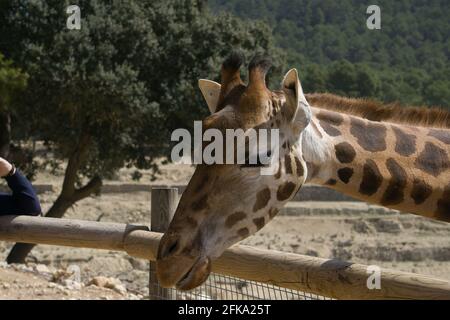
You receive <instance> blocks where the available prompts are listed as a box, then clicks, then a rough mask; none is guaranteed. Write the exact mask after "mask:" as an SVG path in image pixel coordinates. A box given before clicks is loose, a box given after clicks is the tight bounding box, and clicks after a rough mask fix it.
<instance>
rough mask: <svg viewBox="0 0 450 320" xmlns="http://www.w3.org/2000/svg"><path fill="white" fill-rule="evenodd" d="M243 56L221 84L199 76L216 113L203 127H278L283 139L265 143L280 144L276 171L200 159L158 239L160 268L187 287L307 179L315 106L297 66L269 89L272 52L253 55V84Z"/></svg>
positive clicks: (163, 280) (231, 61)
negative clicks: (304, 139) (306, 152)
mask: <svg viewBox="0 0 450 320" xmlns="http://www.w3.org/2000/svg"><path fill="white" fill-rule="evenodd" d="M241 64H242V59H241V57H240V56H239V55H237V54H232V55H231V56H230V57H229V58H228V59H227V60H225V62H224V63H223V65H222V69H221V84H218V83H215V82H213V81H209V80H200V81H199V86H200V89H201V91H202V94H203V96H204V98H205V100H206V102H207V105H208V107H209V109H210V111H211V113H212V115H210V116H209V117H207V118H206V119H204V120H203V129H208V128H217V129H219V130H220V131H221V132H224V131H225V129H242V130H243V131H246V130H248V129H261V128H262V129H278V130H279V131H278V132H279V135H278V136H279V146H273V145H270V146H269V147H268V148H270V150H269V151H268V150H264V151H265V152H267V153H266V154H269V153H271V151H272V150H273V148H276V147H278V148H279V149H278V152H277V153H278V154H279V156H278V157H277V158H276V159H272V160H273V162H272V163H274V165H272V166H271V168H272V170H273V174H264V175H263V174H261V168H260V167H259V165H239V164H212V165H205V164H201V165H198V166H197V167H196V169H195V172H194V174H193V176H192V178H191V180H190V181H189V184H188V186H187V188H186V190H185V192H184V193H183V195H182V197H181V199H180V202H179V205H178V207H177V210H176V212H175V215H174V218H173V220H172V222H171V223H170V226H169V228H168V230H167V232H166V233H165V234H164V236H163V237H162V239H161V242H160V245H159V250H158V255H157V263H156V266H157V275H158V279H159V281H160V284H161V285H162V286H164V287H173V286H176V287H177V288H178V289H182V290H189V289H192V288H195V287H197V286H198V285H200V284H202V283H203V282H204V281H205V280H206V279H207V277H208V275H209V273H210V270H211V259H214V258H217V257H219V256H220V255H221V254H222V253H223V252H224V250H225V249H227V248H228V247H230V246H232V245H233V244H235V243H236V242H238V241H240V240H242V239H244V238H246V237H248V236H250V235H252V234H254V233H256V232H257V231H258V230H260V229H261V228H262V227H263V226H264V225H265V224H266V223H267V222H269V221H270V220H271V219H272V218H273V217H274V216H275V215H276V214H277V212H278V210H279V209H280V208H281V207H282V206H283V205H284V204H285V203H286V202H287V201H289V199H291V198H292V197H293V196H294V195H295V193H296V192H297V191H298V190H299V188H300V187H301V186H302V184H303V183H304V181H305V177H306V170H307V168H306V165H305V161H304V160H303V157H302V154H301V145H300V144H301V134H302V131H303V130H304V129H305V128H306V126H307V125H308V124H309V122H310V119H311V110H310V107H309V105H308V103H307V101H306V99H305V96H304V94H303V91H302V88H301V85H300V81H299V79H298V75H297V71H296V70H295V69H292V70H290V71H289V72H288V73H287V74H286V76H285V77H284V79H283V81H282V89H281V90H280V91H270V90H269V89H268V88H267V87H266V83H265V75H266V72H267V70H268V69H269V67H270V63H269V61H268V60H267V59H265V58H263V57H262V56H256V57H255V58H253V60H252V61H251V62H250V64H249V80H248V84H247V85H245V84H244V83H243V81H242V80H241V78H240V66H241ZM258 152H261V150H258ZM272 154H274V153H272Z"/></svg>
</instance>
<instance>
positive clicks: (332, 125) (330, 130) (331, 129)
mask: <svg viewBox="0 0 450 320" xmlns="http://www.w3.org/2000/svg"><path fill="white" fill-rule="evenodd" d="M317 119H318V120H319V124H320V126H321V127H322V128H323V130H324V131H325V132H326V133H327V134H328V135H329V136H331V137H338V136H340V135H341V134H342V133H341V131H339V129H337V128H336V126H340V125H341V124H342V122H343V121H344V118H343V117H342V116H341V115H340V114H338V113H329V112H319V113H318V114H317Z"/></svg>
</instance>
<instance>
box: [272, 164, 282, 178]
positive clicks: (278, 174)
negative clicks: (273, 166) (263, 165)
mask: <svg viewBox="0 0 450 320" xmlns="http://www.w3.org/2000/svg"><path fill="white" fill-rule="evenodd" d="M274 178H275V179H276V180H278V179H280V178H281V161H279V162H278V171H277V173H276V174H275V176H274Z"/></svg>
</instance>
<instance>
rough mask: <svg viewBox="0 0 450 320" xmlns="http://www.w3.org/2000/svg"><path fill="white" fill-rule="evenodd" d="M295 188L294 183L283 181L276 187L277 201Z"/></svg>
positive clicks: (286, 197) (282, 199) (283, 198)
mask: <svg viewBox="0 0 450 320" xmlns="http://www.w3.org/2000/svg"><path fill="white" fill-rule="evenodd" d="M295 188H296V185H295V183H293V182H285V183H283V184H282V185H280V186H279V187H278V191H277V199H278V201H285V200H287V199H289V197H290V196H291V195H292V194H293V193H294V191H295Z"/></svg>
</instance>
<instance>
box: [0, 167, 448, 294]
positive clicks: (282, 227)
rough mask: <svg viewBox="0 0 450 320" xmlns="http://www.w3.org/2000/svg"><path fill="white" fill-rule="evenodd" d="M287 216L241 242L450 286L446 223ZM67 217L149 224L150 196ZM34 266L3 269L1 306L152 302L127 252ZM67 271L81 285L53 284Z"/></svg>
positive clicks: (107, 200)
mask: <svg viewBox="0 0 450 320" xmlns="http://www.w3.org/2000/svg"><path fill="white" fill-rule="evenodd" d="M132 171H133V170H131V169H124V170H121V171H120V173H119V174H118V176H117V179H115V180H114V181H107V182H106V183H125V182H126V183H130V181H131V180H130V176H131V173H132ZM192 172H193V168H192V167H190V166H179V165H173V164H170V165H164V166H163V167H162V173H161V174H160V175H158V176H157V180H156V181H153V182H152V183H155V184H159V185H161V184H183V183H186V182H187V181H188V179H189V177H190V175H191V174H192ZM61 178H62V173H59V174H58V175H56V176H55V175H50V174H49V173H48V172H41V173H39V175H38V176H37V180H36V183H42V184H44V183H51V184H53V185H55V187H56V188H55V189H56V191H57V190H58V187H59V185H60V183H61ZM140 182H141V183H150V176H149V174H148V173H145V174H144V176H143V178H142V179H141V181H140ZM55 197H56V192H54V193H46V194H42V195H40V199H41V202H42V206H43V209H44V212H45V210H46V209H48V208H49V207H50V205H51V204H52V202H53V201H54V199H55ZM284 213H285V214H284V215H283V214H282V215H279V216H278V217H276V218H275V219H274V221H272V222H271V223H270V224H268V225H267V226H266V227H264V228H263V229H262V230H261V231H260V232H259V233H257V234H256V235H254V236H252V237H250V238H248V239H246V240H244V241H243V242H242V243H243V244H249V245H253V246H256V247H260V248H267V249H276V250H282V251H286V252H295V253H300V254H307V255H312V256H318V257H322V258H339V259H343V260H350V261H352V262H357V263H364V264H372V265H379V266H381V267H388V268H393V269H396V270H402V271H408V272H415V273H421V274H426V275H432V276H435V277H439V278H443V279H448V280H450V224H448V223H444V222H438V221H434V220H430V219H426V218H422V217H417V216H413V215H410V214H400V213H398V212H395V211H388V210H371V207H370V206H367V205H366V204H363V203H333V202H306V203H290V204H289V206H288V208H287V209H286V210H285V211H284ZM66 218H76V219H86V220H100V221H111V222H122V223H141V224H149V223H150V193H149V192H134V193H128V194H114V193H109V194H104V195H102V196H99V197H94V198H88V199H85V200H83V201H81V202H79V203H78V204H77V205H76V206H74V207H73V208H72V209H70V210H69V211H68V212H67V213H66ZM10 247H11V244H9V243H5V242H0V261H4V259H5V257H6V256H7V254H8V251H9V249H10ZM28 262H29V264H28V265H27V266H12V267H11V266H6V265H5V264H0V298H1V299H143V298H145V297H146V296H147V295H148V289H147V287H148V262H146V261H141V260H137V259H134V258H131V257H128V256H127V255H125V254H123V253H118V252H110V251H101V250H91V249H79V248H66V247H56V246H44V245H39V246H36V247H35V249H34V250H33V252H32V254H31V255H30V256H29V258H28ZM37 266H39V267H37ZM45 267H47V268H49V270H46V269H45ZM68 268H69V269H70V268H72V269H73V268H76V269H79V270H80V275H79V279H77V283H75V285H74V283H73V282H72V281H65V280H64V281H61V280H60V279H55V276H54V275H55V273H56V274H58V273H64V272H65V271H67V269H68ZM42 269H44V272H42ZM98 276H104V277H108V278H111V279H113V280H114V279H115V280H117V281H118V283H116V284H117V286H114V285H113V286H111V285H106V286H105V285H104V284H102V283H100V284H99V285H89V284H90V283H92V281H93V279H95V278H96V277H98ZM66 280H67V279H66ZM117 287H118V288H119V289H117ZM108 288H109V289H108ZM111 288H112V289H111Z"/></svg>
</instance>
